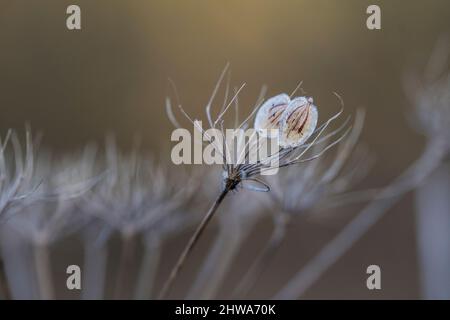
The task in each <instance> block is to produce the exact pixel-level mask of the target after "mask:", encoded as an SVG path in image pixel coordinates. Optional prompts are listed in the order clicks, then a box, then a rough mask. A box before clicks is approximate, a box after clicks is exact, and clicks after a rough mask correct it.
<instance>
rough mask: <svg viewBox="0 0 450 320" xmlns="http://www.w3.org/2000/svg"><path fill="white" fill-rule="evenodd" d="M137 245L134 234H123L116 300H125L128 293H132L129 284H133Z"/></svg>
mask: <svg viewBox="0 0 450 320" xmlns="http://www.w3.org/2000/svg"><path fill="white" fill-rule="evenodd" d="M135 245H136V235H135V234H134V233H132V234H128V233H126V234H123V236H122V250H121V254H120V262H119V270H118V275H117V280H116V281H117V282H116V287H115V294H114V296H115V298H116V299H124V298H126V295H127V292H130V288H129V284H130V283H132V281H131V279H130V274H131V272H130V269H131V265H132V263H133V259H134V253H135Z"/></svg>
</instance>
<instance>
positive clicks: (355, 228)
mask: <svg viewBox="0 0 450 320" xmlns="http://www.w3.org/2000/svg"><path fill="white" fill-rule="evenodd" d="M446 150H447V149H446V142H445V141H444V140H440V139H436V140H434V141H431V142H430V143H429V144H428V145H427V148H426V149H425V151H424V152H423V154H422V156H421V157H420V158H419V159H417V160H416V161H415V162H414V163H413V164H412V165H411V166H410V167H408V168H407V169H406V170H405V171H404V172H403V173H402V174H401V175H400V176H399V177H398V178H397V179H395V180H394V181H393V182H392V183H391V184H389V185H388V186H387V187H385V188H384V189H383V190H382V191H381V192H380V193H379V195H377V196H376V197H375V199H374V200H373V201H372V202H370V203H369V204H368V205H367V206H366V207H365V208H364V209H363V210H362V211H361V212H360V213H358V215H357V216H356V217H355V218H353V219H352V220H351V221H350V222H349V223H348V224H347V225H346V226H345V227H344V228H343V229H342V230H341V231H340V232H339V233H338V234H337V236H335V237H334V238H333V239H332V240H331V241H330V242H328V243H327V244H326V245H325V246H324V247H323V248H322V249H321V250H320V251H319V253H318V254H317V255H316V256H315V257H313V258H312V259H311V260H310V261H309V262H308V263H307V264H306V265H305V266H304V267H303V269H301V270H300V271H299V272H298V273H297V274H295V275H294V276H293V277H292V278H291V279H290V280H289V282H288V283H287V284H286V285H285V286H284V287H283V288H282V289H281V290H280V291H279V292H278V293H277V294H276V295H275V297H274V298H275V299H278V300H282V299H294V298H297V297H299V296H301V295H303V294H304V293H305V291H306V290H308V289H309V288H310V287H311V286H312V285H313V284H314V283H315V282H316V281H317V280H318V279H319V278H320V277H321V276H322V274H324V273H325V272H326V271H327V270H328V269H329V268H330V267H331V266H332V265H333V264H334V263H335V262H336V261H337V260H338V259H339V258H340V257H342V256H343V255H344V254H345V253H346V252H347V251H348V250H349V249H350V248H351V247H352V246H353V245H354V244H355V243H356V242H357V241H358V240H359V239H361V237H362V236H363V235H364V234H365V233H366V232H367V230H369V229H370V227H372V226H373V225H374V224H375V223H376V222H377V221H379V220H380V218H381V217H382V216H383V214H384V213H385V212H386V211H387V210H389V209H390V208H391V207H392V206H393V205H394V204H395V203H397V201H399V200H400V199H401V198H402V196H403V195H404V194H405V193H406V192H408V191H411V190H413V189H414V188H415V187H417V186H418V185H419V184H420V183H421V182H422V181H423V180H424V179H425V178H426V177H428V176H429V175H430V174H431V173H432V172H433V171H434V170H435V169H436V168H437V167H438V166H439V165H440V163H441V161H442V159H443V158H444V156H445V152H446Z"/></svg>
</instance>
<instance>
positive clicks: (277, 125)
mask: <svg viewBox="0 0 450 320" xmlns="http://www.w3.org/2000/svg"><path fill="white" fill-rule="evenodd" d="M317 119H318V112H317V107H316V106H315V105H314V104H313V99H312V98H311V97H296V98H294V99H292V100H291V99H290V97H289V96H288V95H287V94H284V93H283V94H279V95H277V96H275V97H272V98H270V99H268V100H267V101H266V102H264V103H263V105H262V106H261V107H260V108H259V110H258V112H257V114H256V117H255V129H256V130H257V131H258V132H259V134H260V135H261V136H263V137H269V138H276V137H278V139H279V143H280V146H281V147H283V148H288V147H296V146H299V145H302V144H303V143H304V142H305V141H306V140H307V139H308V138H309V137H310V136H311V135H312V134H313V132H314V129H315V128H316V125H317ZM269 129H278V136H271V135H270V134H268V133H267V132H270V131H268V130H269Z"/></svg>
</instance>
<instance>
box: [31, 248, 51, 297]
mask: <svg viewBox="0 0 450 320" xmlns="http://www.w3.org/2000/svg"><path fill="white" fill-rule="evenodd" d="M34 262H35V268H36V275H37V279H38V285H39V299H41V300H51V299H53V298H54V289H53V280H52V271H51V265H50V252H49V248H48V243H46V242H41V241H38V242H37V243H36V244H35V246H34Z"/></svg>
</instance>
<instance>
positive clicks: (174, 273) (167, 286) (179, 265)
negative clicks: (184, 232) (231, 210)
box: [158, 187, 231, 299]
mask: <svg viewBox="0 0 450 320" xmlns="http://www.w3.org/2000/svg"><path fill="white" fill-rule="evenodd" d="M230 190H231V189H230V188H229V187H225V188H224V189H223V190H222V192H221V193H220V194H219V196H218V197H217V199H216V200H215V201H214V203H213V204H212V206H211V208H210V209H209V210H208V212H207V213H206V215H205V216H204V217H203V220H202V221H201V222H200V224H199V225H198V227H197V229H196V230H195V232H194V234H193V235H192V236H191V238H190V239H189V242H188V243H187V245H186V247H185V248H184V250H183V252H182V253H181V255H180V256H179V258H178V260H177V262H176V264H175V266H174V267H173V269H172V271H171V272H170V275H169V278H168V279H167V280H166V282H165V283H164V285H163V288H162V290H161V292H160V293H159V297H158V298H159V299H163V298H164V297H165V296H166V295H167V293H169V291H170V289H171V287H172V285H173V283H174V281H175V279H176V277H177V275H178V273H179V272H180V270H181V268H182V267H183V264H184V262H185V260H186V258H187V257H188V255H189V254H190V253H191V251H192V249H193V248H194V246H195V244H196V243H197V241H198V239H199V238H200V236H201V234H202V233H203V231H204V230H205V228H206V226H207V225H208V223H209V221H210V220H211V218H212V217H213V216H214V213H215V212H216V211H217V208H219V206H220V204H221V203H222V201H223V199H224V198H225V196H226V195H227V194H228V192H229V191H230Z"/></svg>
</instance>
